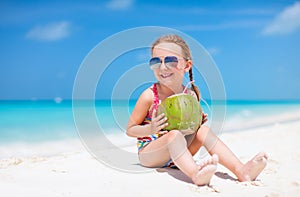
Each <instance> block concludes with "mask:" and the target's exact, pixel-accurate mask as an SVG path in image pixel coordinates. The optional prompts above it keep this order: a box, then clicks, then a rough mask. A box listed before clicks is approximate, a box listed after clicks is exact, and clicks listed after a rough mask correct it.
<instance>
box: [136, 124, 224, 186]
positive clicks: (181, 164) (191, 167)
mask: <svg viewBox="0 0 300 197" xmlns="http://www.w3.org/2000/svg"><path fill="white" fill-rule="evenodd" d="M170 158H172V160H173V162H174V163H175V165H176V166H177V167H178V168H179V169H180V170H181V171H182V172H183V173H185V174H186V175H187V176H189V177H190V178H191V179H192V180H193V182H194V183H195V184H197V185H204V184H208V183H209V182H210V179H211V177H212V176H213V174H214V173H215V170H216V164H217V162H218V157H217V156H213V157H212V158H210V159H208V160H207V161H206V162H205V164H204V165H202V166H200V167H199V166H198V165H197V164H196V163H195V161H194V159H193V157H192V155H191V153H190V152H189V151H188V149H187V143H186V140H185V138H184V136H183V135H182V134H181V132H180V131H177V130H173V131H170V132H169V133H167V134H165V135H163V136H162V137H160V138H158V139H157V140H155V141H152V142H151V143H149V144H148V145H147V146H145V147H144V148H143V149H142V150H140V152H139V159H140V162H141V164H142V165H144V166H147V167H161V166H163V165H164V164H165V163H166V162H167V161H168V160H169V159H170Z"/></svg>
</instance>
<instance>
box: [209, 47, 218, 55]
mask: <svg viewBox="0 0 300 197" xmlns="http://www.w3.org/2000/svg"><path fill="white" fill-rule="evenodd" d="M207 51H208V52H209V54H210V55H217V54H219V53H220V48H219V47H209V48H207Z"/></svg>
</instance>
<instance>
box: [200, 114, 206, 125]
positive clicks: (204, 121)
mask: <svg viewBox="0 0 300 197" xmlns="http://www.w3.org/2000/svg"><path fill="white" fill-rule="evenodd" d="M206 122H207V114H205V113H203V112H202V123H201V125H203V124H204V123H206Z"/></svg>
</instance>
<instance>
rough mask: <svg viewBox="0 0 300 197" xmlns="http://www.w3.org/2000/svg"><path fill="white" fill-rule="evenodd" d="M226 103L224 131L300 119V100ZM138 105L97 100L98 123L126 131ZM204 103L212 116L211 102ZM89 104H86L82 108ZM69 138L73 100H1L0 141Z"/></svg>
mask: <svg viewBox="0 0 300 197" xmlns="http://www.w3.org/2000/svg"><path fill="white" fill-rule="evenodd" d="M223 104H225V107H226V119H225V120H224V122H225V126H224V129H223V131H222V132H234V131H239V130H243V129H247V128H251V127H259V126H264V125H268V124H278V123H280V122H284V121H296V120H300V101H280V102H279V101H227V102H224V103H223ZM223 104H220V105H223ZM134 105H135V101H115V102H113V103H112V102H111V101H107V100H101V101H96V102H95V103H94V106H95V113H96V115H97V120H98V124H99V125H101V128H102V129H103V131H104V132H105V133H107V134H114V133H120V132H123V133H124V132H125V128H126V124H127V121H128V117H129V114H130V112H131V110H132V109H133V107H134ZM201 105H202V108H203V110H204V111H205V112H206V113H208V114H209V117H210V116H211V114H210V113H211V111H210V110H211V107H212V106H211V104H210V102H203V103H201ZM217 105H218V104H217ZM85 108H86V106H84V105H82V109H83V110H84V109H85ZM82 116H83V119H84V118H86V119H88V118H89V117H84V113H83V114H82ZM66 138H78V133H77V129H76V126H75V122H74V118H73V108H72V101H71V100H63V101H61V102H55V101H53V100H41V101H39V100H38V101H0V144H2V145H3V144H7V143H15V142H26V143H35V142H41V141H49V140H58V139H59V140H61V139H66Z"/></svg>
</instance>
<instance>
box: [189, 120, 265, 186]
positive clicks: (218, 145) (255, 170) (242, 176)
mask: <svg viewBox="0 0 300 197" xmlns="http://www.w3.org/2000/svg"><path fill="white" fill-rule="evenodd" d="M202 145H203V146H204V147H205V148H206V149H207V151H208V152H209V153H210V154H217V155H218V156H219V162H220V164H222V165H224V166H225V167H226V168H228V169H229V170H230V171H231V172H233V173H234V174H235V175H236V176H237V178H238V179H239V180H240V181H252V180H255V179H256V177H257V176H258V175H259V174H260V173H261V171H262V170H263V169H264V168H265V166H266V160H267V155H266V154H265V153H263V152H261V153H259V154H257V155H256V156H255V157H253V158H252V159H251V160H250V161H248V162H247V163H246V164H243V163H242V162H241V161H240V160H239V159H238V158H237V157H236V156H235V154H234V153H233V152H232V151H231V150H230V149H229V148H228V147H227V146H226V145H225V144H224V143H223V142H222V141H221V140H220V139H219V138H218V137H217V136H216V135H215V134H214V133H213V132H212V131H211V130H210V128H208V127H207V126H204V125H202V126H201V127H200V129H199V130H198V132H197V134H196V136H195V137H194V139H193V141H192V143H191V145H190V146H189V150H190V152H191V154H192V155H194V154H195V153H196V152H197V151H198V150H199V148H200V147H201V146H202Z"/></svg>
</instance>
